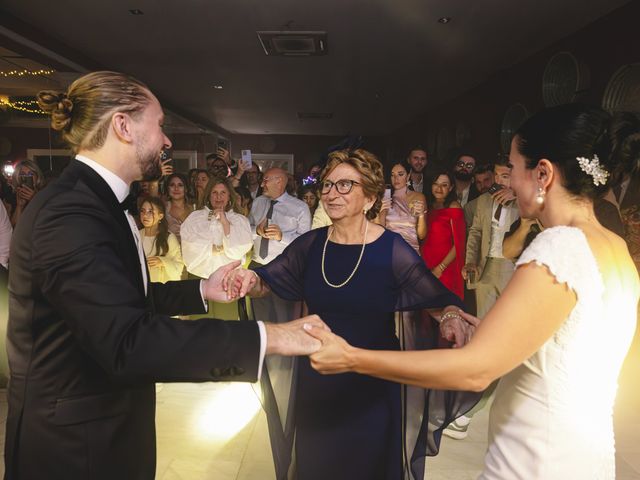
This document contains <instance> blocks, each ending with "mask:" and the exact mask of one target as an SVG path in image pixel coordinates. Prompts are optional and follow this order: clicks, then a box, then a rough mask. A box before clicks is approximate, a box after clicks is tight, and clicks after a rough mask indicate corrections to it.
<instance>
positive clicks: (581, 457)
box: [309, 104, 640, 480]
mask: <svg viewBox="0 0 640 480" xmlns="http://www.w3.org/2000/svg"><path fill="white" fill-rule="evenodd" d="M616 120H618V119H617V118H616V119H614V121H613V122H612V121H611V120H610V117H609V115H608V114H607V113H605V112H604V111H602V110H600V109H599V108H595V107H587V106H582V105H575V104H570V105H563V106H560V107H555V108H551V109H548V110H545V111H543V112H541V113H539V114H537V115H534V116H533V117H531V118H529V119H528V120H527V121H526V122H525V123H524V124H523V125H522V126H521V127H520V129H519V130H518V132H517V133H516V135H515V137H514V139H513V141H512V143H511V153H510V155H509V162H510V164H511V166H512V172H511V187H512V188H513V190H514V192H515V193H516V195H517V202H518V207H519V210H520V214H521V216H522V217H524V218H535V219H538V220H540V221H541V223H542V224H543V225H545V227H546V228H545V230H544V231H543V232H542V233H540V234H538V236H537V237H536V239H535V240H534V241H533V242H532V243H531V245H530V246H529V247H528V248H527V249H526V250H525V251H524V252H523V253H522V255H521V256H520V259H519V260H518V262H517V265H518V268H517V270H516V272H515V274H514V275H513V277H512V279H511V281H510V282H509V285H508V286H507V288H506V290H505V291H504V293H503V294H502V295H501V296H500V298H498V300H497V302H496V303H495V305H494V306H493V308H492V309H491V310H490V311H489V312H488V313H487V315H486V316H485V317H484V318H483V319H482V323H481V324H479V328H478V330H477V332H476V333H475V335H474V337H473V339H472V340H471V341H470V342H469V343H468V344H467V345H466V346H465V347H464V348H461V349H454V350H446V351H443V350H438V351H421V352H403V353H398V352H389V351H387V352H383V351H373V350H362V349H358V348H353V347H351V346H350V345H348V344H347V343H346V342H344V341H343V340H342V339H340V338H338V337H336V336H335V335H332V334H330V333H326V334H325V333H324V332H322V331H316V329H315V328H311V327H310V328H309V330H310V332H311V333H312V334H314V336H317V337H318V338H320V339H321V341H322V343H323V347H322V349H321V350H320V351H319V352H318V353H317V354H314V355H313V356H312V364H313V365H314V367H315V368H317V369H318V370H320V371H322V372H324V373H339V372H358V373H364V374H369V375H374V376H376V377H380V378H385V379H388V380H393V381H396V382H403V383H409V384H414V385H422V386H425V387H434V388H443V389H477V390H480V389H482V388H485V387H486V386H487V385H489V384H490V383H491V382H492V381H494V380H495V379H497V378H500V377H502V378H501V380H500V383H499V385H498V388H497V390H496V394H495V400H494V402H493V406H492V408H491V416H490V425H489V448H488V450H487V454H486V457H485V466H484V472H483V473H482V474H481V476H480V478H481V479H483V480H488V479H504V478H544V479H547V480H564V479H566V478H602V479H613V478H615V447H614V436H613V422H612V411H613V405H614V401H615V393H616V388H617V378H618V374H619V372H620V368H621V366H622V362H623V359H624V357H625V355H626V353H627V350H628V348H629V345H630V344H631V340H632V338H633V332H634V330H635V328H636V308H637V305H638V299H639V297H640V282H639V280H638V272H637V271H636V269H635V265H634V263H633V261H632V258H631V256H630V254H629V251H628V249H627V246H626V245H625V243H624V241H623V240H622V239H621V238H620V237H618V236H617V235H615V234H614V233H612V232H611V231H609V230H607V229H606V228H604V227H603V226H602V225H601V224H600V223H599V222H598V221H597V219H596V217H595V215H594V207H593V203H594V199H596V198H599V197H601V196H602V195H604V193H605V192H606V191H607V189H608V188H609V183H610V182H611V180H612V179H616V178H618V175H617V174H616V173H617V172H616V170H618V169H623V170H624V169H625V168H627V167H629V166H631V165H633V166H634V168H636V169H637V165H639V164H640V153H639V152H640V149H639V148H638V145H639V140H638V138H640V128H638V125H637V124H636V125H633V124H632V123H628V122H625V121H622V122H617V121H616ZM451 315H455V313H452V314H451ZM463 315H464V316H465V317H466V318H467V319H468V320H469V321H471V322H473V323H476V324H478V323H479V320H478V319H475V318H473V317H471V316H469V315H466V314H463ZM445 316H446V314H445ZM351 374H352V373H350V374H349V375H351Z"/></svg>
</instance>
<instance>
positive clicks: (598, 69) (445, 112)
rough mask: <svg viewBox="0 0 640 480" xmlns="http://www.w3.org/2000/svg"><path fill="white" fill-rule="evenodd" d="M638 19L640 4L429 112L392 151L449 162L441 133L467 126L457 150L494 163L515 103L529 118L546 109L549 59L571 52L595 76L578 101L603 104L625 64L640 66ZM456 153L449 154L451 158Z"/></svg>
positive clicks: (393, 142)
mask: <svg viewBox="0 0 640 480" xmlns="http://www.w3.org/2000/svg"><path fill="white" fill-rule="evenodd" d="M639 18H640V2H639V1H634V2H631V3H630V4H627V5H626V6H624V7H622V8H620V9H618V10H616V11H614V12H612V13H611V14H609V15H607V16H605V17H603V18H601V19H599V20H597V21H596V22H594V23H592V24H591V25H589V26H587V27H585V28H584V29H582V30H580V31H578V32H576V33H575V34H572V35H571V36H569V37H567V38H565V39H563V40H561V41H559V42H557V43H555V44H553V45H552V46H550V47H548V48H546V49H544V50H543V51H541V52H538V53H537V54H534V55H532V56H530V57H528V58H526V59H525V60H523V61H522V62H520V63H518V64H516V65H513V66H511V67H509V68H506V69H504V70H503V71H500V72H497V73H495V74H494V75H492V76H491V77H490V78H488V79H487V80H486V81H484V82H482V83H481V84H480V85H478V86H477V87H475V88H473V89H472V90H470V91H468V92H466V93H465V94H463V95H461V96H459V97H457V98H455V99H453V100H451V101H447V102H445V103H443V104H441V105H439V106H437V107H435V108H431V109H429V110H428V111H427V112H426V113H425V114H424V115H422V116H421V117H420V118H418V119H416V120H414V121H412V122H411V123H409V124H408V125H406V126H404V127H402V128H401V129H399V130H398V131H396V132H394V133H393V134H391V135H389V136H388V137H387V142H388V148H389V151H390V152H393V154H395V155H401V154H405V151H406V150H407V149H408V148H410V147H411V146H412V145H414V144H416V143H422V144H424V145H428V146H429V148H430V150H435V151H436V153H437V155H432V157H433V160H435V157H445V156H447V155H446V153H445V152H440V151H438V145H437V143H438V142H437V133H438V132H439V131H440V130H441V129H442V128H443V127H444V128H446V129H447V130H448V132H449V137H450V138H455V131H456V127H457V126H458V125H459V124H461V123H462V124H464V125H466V127H467V128H468V130H469V132H470V138H469V140H468V141H467V142H465V143H464V144H463V145H455V142H453V143H454V148H455V147H458V148H460V149H464V150H471V151H473V152H476V154H477V155H478V159H479V161H480V162H485V161H488V162H491V161H493V160H494V159H495V158H496V156H497V155H498V153H500V152H501V146H500V128H501V124H502V119H503V116H504V114H505V112H506V110H507V108H508V107H509V106H510V105H512V104H514V103H522V104H523V105H524V106H525V107H526V108H527V110H528V111H529V113H534V112H536V111H538V110H541V109H542V108H544V103H543V98H542V75H543V72H544V69H545V67H546V65H547V62H548V61H549V59H550V58H551V57H552V56H553V55H555V54H556V53H558V52H562V51H568V52H570V53H572V54H573V55H574V56H575V57H576V59H577V60H578V61H580V62H583V63H584V64H585V65H586V66H587V67H588V70H589V73H590V78H591V81H590V86H589V88H588V89H587V90H586V91H584V92H583V93H582V94H581V95H580V96H579V97H578V99H577V100H578V101H581V102H586V103H592V104H597V105H600V104H601V102H602V97H603V94H604V91H605V89H606V86H607V83H608V81H609V79H610V78H611V76H612V75H613V74H614V73H615V72H616V71H617V70H618V69H619V68H620V67H621V66H623V65H626V64H630V63H637V62H640V48H638V44H639V43H638V19H639ZM540 34H541V35H543V34H544V32H540ZM434 147H435V148H434ZM454 153H455V152H454V151H449V154H450V155H449V157H451V156H452V155H453V154H454ZM445 160H449V161H450V158H447V159H445V158H440V160H439V161H440V162H442V161H445Z"/></svg>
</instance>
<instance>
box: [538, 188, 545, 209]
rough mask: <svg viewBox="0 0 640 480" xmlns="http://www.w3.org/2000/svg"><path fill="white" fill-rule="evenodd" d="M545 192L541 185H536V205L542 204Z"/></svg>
mask: <svg viewBox="0 0 640 480" xmlns="http://www.w3.org/2000/svg"><path fill="white" fill-rule="evenodd" d="M546 194H547V192H545V191H544V189H543V188H542V187H538V193H537V194H536V203H537V204H538V205H542V204H543V203H544V196H545V195H546Z"/></svg>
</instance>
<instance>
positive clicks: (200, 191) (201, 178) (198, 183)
mask: <svg viewBox="0 0 640 480" xmlns="http://www.w3.org/2000/svg"><path fill="white" fill-rule="evenodd" d="M209 178H210V177H209V173H208V172H207V171H206V170H203V169H201V168H199V169H198V170H197V173H196V175H195V177H194V180H193V191H194V193H195V195H194V196H193V200H194V201H195V209H196V210H199V209H201V208H202V207H203V206H204V203H205V198H206V197H205V194H204V191H205V190H206V188H207V184H208V183H209Z"/></svg>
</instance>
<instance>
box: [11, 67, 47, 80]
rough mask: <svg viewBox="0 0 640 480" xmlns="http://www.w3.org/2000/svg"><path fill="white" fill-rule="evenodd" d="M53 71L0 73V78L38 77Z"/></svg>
mask: <svg viewBox="0 0 640 480" xmlns="http://www.w3.org/2000/svg"><path fill="white" fill-rule="evenodd" d="M54 72H55V70H45V69H40V70H10V71H8V72H2V71H0V77H5V78H6V77H35V76H38V75H51V74H52V73H54Z"/></svg>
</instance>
